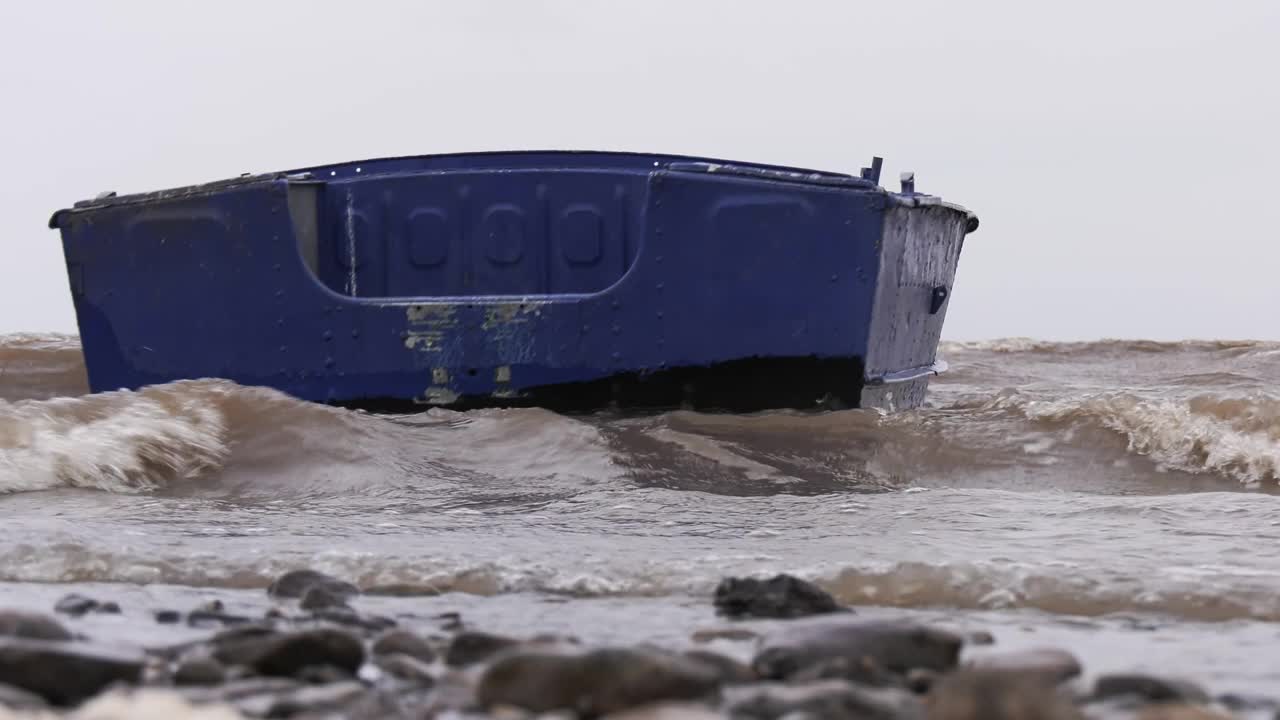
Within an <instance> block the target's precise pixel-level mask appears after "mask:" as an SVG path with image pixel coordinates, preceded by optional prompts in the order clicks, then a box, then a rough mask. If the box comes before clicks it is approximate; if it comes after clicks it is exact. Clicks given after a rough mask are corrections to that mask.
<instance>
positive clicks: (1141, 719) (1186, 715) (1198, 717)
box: [1134, 703, 1232, 720]
mask: <svg viewBox="0 0 1280 720" xmlns="http://www.w3.org/2000/svg"><path fill="white" fill-rule="evenodd" d="M1134 720H1232V718H1231V716H1230V715H1226V714H1224V713H1220V712H1218V711H1216V710H1211V709H1209V708H1207V707H1203V706H1201V705H1189V704H1185V703H1156V704H1154V705H1148V706H1147V707H1144V708H1142V709H1141V710H1139V711H1138V714H1137V716H1136V717H1135V718H1134Z"/></svg>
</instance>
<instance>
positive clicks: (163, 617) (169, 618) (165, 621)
mask: <svg viewBox="0 0 1280 720" xmlns="http://www.w3.org/2000/svg"><path fill="white" fill-rule="evenodd" d="M155 618H156V622H158V623H160V624H161V625H172V624H174V623H176V622H178V621H179V620H181V619H182V613H180V612H178V611H177V610H157V611H156V613H155Z"/></svg>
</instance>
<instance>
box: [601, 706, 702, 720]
mask: <svg viewBox="0 0 1280 720" xmlns="http://www.w3.org/2000/svg"><path fill="white" fill-rule="evenodd" d="M605 720H724V715H721V714H720V713H718V712H716V711H714V710H712V709H711V708H709V707H707V706H706V705H700V704H697V703H683V702H662V703H654V704H651V705H641V706H640V707H636V708H632V709H630V710H623V711H622V712H618V713H613V714H611V715H609V716H608V717H606V718H605Z"/></svg>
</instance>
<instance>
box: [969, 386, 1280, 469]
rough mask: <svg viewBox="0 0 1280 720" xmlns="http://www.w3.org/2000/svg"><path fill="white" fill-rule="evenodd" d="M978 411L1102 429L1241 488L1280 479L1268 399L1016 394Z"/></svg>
mask: <svg viewBox="0 0 1280 720" xmlns="http://www.w3.org/2000/svg"><path fill="white" fill-rule="evenodd" d="M981 408H982V409H996V410H1007V411H1012V412H1014V413H1017V414H1019V415H1021V416H1023V417H1025V418H1027V419H1030V420H1032V421H1034V422H1036V423H1037V424H1039V425H1040V426H1041V427H1042V428H1043V429H1045V430H1050V431H1069V430H1071V429H1074V428H1079V427H1084V428H1090V427H1092V428H1102V429H1105V430H1107V431H1110V432H1112V433H1115V434H1116V435H1118V436H1119V437H1121V438H1123V440H1124V441H1125V443H1126V447H1127V450H1128V451H1129V452H1131V453H1135V454H1137V455H1140V456H1144V457H1148V458H1150V459H1151V460H1153V461H1154V462H1155V463H1157V465H1158V466H1159V467H1160V468H1161V469H1176V470H1181V471H1184V472H1189V473H1217V474H1220V475H1224V476H1227V477H1230V478H1234V479H1236V480H1239V481H1241V482H1244V483H1246V484H1257V483H1264V482H1276V481H1280V398H1276V397H1274V396H1270V395H1266V394H1260V393H1259V394H1254V395H1251V396H1244V397H1221V396H1214V395H1205V394H1201V395H1196V396H1193V397H1190V398H1188V399H1152V398H1144V397H1141V396H1139V395H1136V394H1134V393H1130V392H1104V393H1096V394H1084V395H1079V396H1072V397H1067V398H1055V399H1043V398H1038V397H1035V396H1032V395H1028V394H1024V393H1021V392H1019V391H1016V390H1013V391H1006V392H1005V393H1002V394H1000V395H998V396H996V397H995V398H992V399H991V400H988V401H986V402H985V403H983V404H982V405H981Z"/></svg>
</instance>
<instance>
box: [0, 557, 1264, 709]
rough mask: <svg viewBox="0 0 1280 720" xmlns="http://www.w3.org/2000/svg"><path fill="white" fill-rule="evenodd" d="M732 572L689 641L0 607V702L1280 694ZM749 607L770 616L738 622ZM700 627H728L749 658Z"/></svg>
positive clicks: (344, 603)
mask: <svg viewBox="0 0 1280 720" xmlns="http://www.w3.org/2000/svg"><path fill="white" fill-rule="evenodd" d="M729 580H730V581H728V582H726V583H723V584H722V585H721V586H720V588H719V589H718V590H717V592H716V594H715V596H714V598H713V599H712V600H713V602H712V604H713V608H709V609H708V615H709V616H712V615H714V616H717V617H720V618H721V619H723V620H727V622H728V623H729V625H728V627H722V628H719V629H715V630H704V631H700V632H698V633H695V635H694V636H693V637H691V638H690V643H691V644H690V645H689V646H684V647H661V646H658V645H654V644H638V645H628V646H622V645H607V644H606V645H599V644H592V643H583V642H581V641H579V640H578V639H576V638H572V637H559V636H554V635H549V634H541V633H536V632H534V630H536V629H535V628H530V632H529V634H528V635H525V636H518V637H515V636H508V635H503V634H498V633H490V632H486V631H484V630H482V629H478V628H472V627H466V626H465V625H464V623H463V622H462V621H461V618H459V617H458V616H457V615H453V614H451V615H449V616H441V617H440V618H439V619H438V626H437V630H436V631H433V632H429V633H427V634H426V635H422V634H419V632H416V631H411V630H409V629H407V628H405V627H402V626H401V624H400V622H399V621H398V620H397V619H396V618H382V617H376V616H372V615H368V614H365V613H362V612H361V611H360V610H358V609H357V608H358V607H359V606H360V597H361V596H360V591H359V589H358V588H356V586H355V585H352V584H351V583H348V582H346V581H343V580H340V579H337V578H333V577H330V576H327V575H324V574H322V573H319V572H315V571H311V570H302V571H293V572H290V573H287V574H286V575H284V576H282V577H281V578H279V579H278V580H276V582H274V583H272V585H271V588H270V589H269V592H268V593H267V598H268V600H269V601H270V603H271V604H272V605H274V607H271V606H267V604H265V603H264V608H263V610H262V612H261V613H259V614H258V616H255V617H247V616H245V615H233V614H229V613H227V612H226V610H225V609H224V608H222V607H221V605H220V604H219V605H204V606H201V607H196V608H191V609H189V610H188V611H186V612H182V611H177V610H175V611H173V614H174V615H176V616H177V617H176V618H175V617H173V615H170V614H167V613H166V614H159V613H155V614H153V611H152V610H150V609H148V610H143V611H139V613H138V614H140V615H145V616H146V617H147V618H148V620H147V622H181V621H183V619H185V620H186V622H187V626H188V627H190V628H200V629H207V632H206V633H205V634H204V635H203V636H202V637H201V638H200V639H197V640H194V641H189V642H183V643H178V644H173V645H167V646H164V647H152V648H145V649H144V648H128V647H115V646H112V647H108V646H105V645H103V644H102V643H101V642H100V641H95V640H93V639H92V638H86V637H83V636H81V635H79V634H77V633H75V632H73V631H72V630H71V629H69V628H68V627H66V626H65V625H64V624H63V622H60V621H59V620H57V619H55V618H54V616H53V615H52V614H48V615H46V614H41V613H31V612H20V611H16V610H3V609H0V719H6V718H7V717H9V716H7V715H6V713H26V714H25V715H23V714H18V715H16V717H32V718H34V717H39V718H56V717H70V718H75V717H81V718H93V720H105V719H106V718H117V717H119V718H124V717H131V718H132V717H138V718H149V717H157V718H159V717H164V718H180V717H192V718H207V719H208V720H226V719H227V718H301V719H311V720H319V719H320V718H330V717H332V718H353V719H355V720H360V719H362V718H431V717H457V718H467V717H474V718H483V717H493V718H504V719H506V720H521V719H523V718H534V717H538V716H547V715H548V714H551V715H554V716H555V717H556V718H565V719H571V718H611V719H625V720H702V719H705V718H734V719H736V720H781V719H783V718H785V719H786V720H805V719H808V720H814V719H826V718H831V719H835V720H838V719H843V718H852V719H859V720H986V719H992V720H1083V719H1085V718H1091V719H1097V720H1110V719H1111V718H1115V719H1116V720H1120V719H1121V718H1125V719H1132V720H1192V719H1196V720H1200V719H1209V718H1229V717H1233V716H1234V715H1236V714H1239V713H1244V712H1249V713H1252V717H1258V713H1263V714H1269V715H1272V716H1274V714H1275V712H1276V710H1277V707H1280V706H1277V705H1276V703H1274V702H1273V701H1271V700H1270V699H1266V698H1237V697H1229V696H1223V697H1219V698H1214V697H1213V696H1212V695H1211V694H1210V693H1209V692H1207V691H1206V690H1205V689H1204V688H1202V687H1200V686H1198V685H1195V684H1194V683H1190V682H1188V681H1186V680H1184V679H1177V678H1165V677H1158V676H1150V675H1143V674H1136V673H1135V674H1109V675H1103V676H1101V677H1099V678H1097V679H1096V681H1094V682H1093V683H1092V686H1091V687H1083V686H1081V683H1080V682H1079V681H1080V679H1081V677H1082V675H1083V670H1084V668H1083V665H1082V663H1081V662H1080V661H1079V660H1078V659H1077V658H1076V657H1075V655H1073V654H1072V653H1071V652H1069V651H1068V650H1067V649H1065V648H1055V647H1042V648H1033V649H1030V650H1020V651H1000V650H999V646H998V643H996V648H995V649H994V651H991V650H987V651H983V652H982V653H981V654H980V655H979V656H977V657H972V658H966V657H965V650H966V649H967V648H969V647H972V646H974V645H988V644H992V643H995V642H996V639H995V638H993V637H992V636H990V634H987V633H962V632H958V631H957V630H955V629H953V628H947V627H941V626H932V625H925V624H920V623H917V622H911V621H907V620H898V621H893V620H889V621H886V620H867V619H863V618H861V617H860V616H859V615H857V614H856V613H855V612H853V611H852V610H849V609H847V608H841V607H840V606H839V605H838V604H836V603H835V601H834V600H831V599H830V596H826V595H825V593H821V592H820V591H816V589H815V588H812V587H809V586H808V585H807V584H805V583H804V582H803V581H800V580H797V579H795V578H791V577H789V576H777V577H775V578H771V579H768V580H765V581H758V582H750V581H745V580H742V579H736V578H731V579H729ZM112 605H114V603H112V602H111V601H109V600H103V599H100V598H86V597H83V596H79V595H70V596H67V598H64V599H63V600H62V601H61V602H59V603H58V604H57V607H56V608H51V610H53V611H55V612H56V613H57V614H59V615H61V616H65V618H66V619H65V622H67V623H75V622H77V621H78V619H79V618H83V617H85V616H86V615H88V614H90V613H101V612H115V611H117V610H119V608H118V606H117V607H116V608H115V610H112V609H111V608H112ZM103 607H106V608H108V609H107V610H105V611H104V610H102V608H103ZM126 611H127V609H126ZM192 618H195V619H194V620H193V619H192ZM746 618H757V619H760V618H763V619H767V620H768V621H769V624H770V627H769V628H768V629H767V630H765V629H761V628H757V627H747V626H744V625H740V624H737V623H739V619H743V620H745V619H746ZM712 642H722V643H731V644H733V643H737V645H735V647H737V648H739V649H741V650H743V651H744V652H743V653H742V655H743V657H744V658H745V662H744V661H743V660H742V659H741V658H736V657H730V656H728V655H725V654H721V653H720V652H718V651H716V650H714V649H712V648H713V647H714V646H713V645H710V644H709V643H712ZM90 711H92V714H86V713H89V712H90ZM31 713H35V714H34V715H32V714H31Z"/></svg>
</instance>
